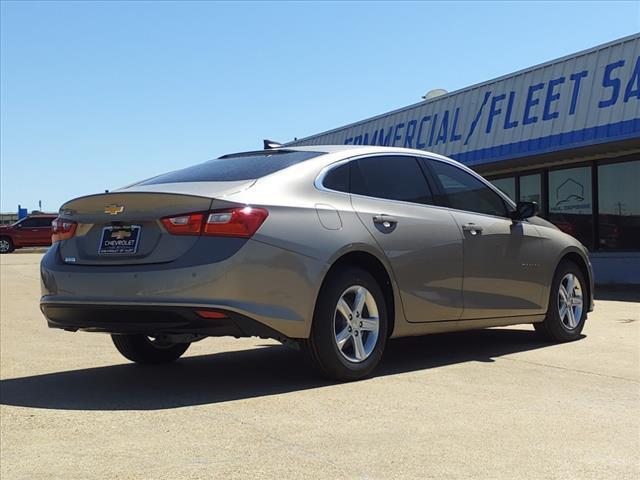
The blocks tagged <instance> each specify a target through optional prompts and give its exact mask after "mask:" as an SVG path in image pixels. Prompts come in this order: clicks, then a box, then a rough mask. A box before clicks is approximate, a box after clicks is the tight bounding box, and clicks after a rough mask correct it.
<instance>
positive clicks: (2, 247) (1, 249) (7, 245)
mask: <svg viewBox="0 0 640 480" xmlns="http://www.w3.org/2000/svg"><path fill="white" fill-rule="evenodd" d="M14 250H15V246H14V245H13V242H12V241H11V239H10V238H9V237H0V253H11V252H13V251H14Z"/></svg>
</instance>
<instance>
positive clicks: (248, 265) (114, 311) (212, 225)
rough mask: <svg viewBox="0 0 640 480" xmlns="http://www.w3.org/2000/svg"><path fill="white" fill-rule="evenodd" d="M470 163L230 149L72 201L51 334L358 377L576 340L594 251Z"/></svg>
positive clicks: (380, 153) (63, 230) (45, 285)
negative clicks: (514, 346) (480, 347)
mask: <svg viewBox="0 0 640 480" xmlns="http://www.w3.org/2000/svg"><path fill="white" fill-rule="evenodd" d="M536 213H537V205H536V204H535V203H530V202H520V203H518V204H514V203H513V202H512V201H511V200H510V199H509V198H508V197H507V196H505V195H504V194H503V193H502V192H501V191H499V190H498V189H496V188H495V187H493V186H492V185H491V184H490V183H489V182H487V181H486V180H484V179H483V178H482V177H480V176H479V175H477V174H476V173H474V172H473V171H471V170H470V169H468V168H466V167H465V166H463V165H461V164H459V163H457V162H455V161H453V160H450V159H448V158H446V157H442V156H440V155H436V154H431V153H426V152H423V151H418V150H409V149H401V148H390V147H372V146H354V147H345V146H312V147H295V148H289V147H278V148H272V149H267V150H263V151H255V152H246V153H237V154H231V155H225V156H222V157H220V158H218V159H215V160H211V161H208V162H205V163H202V164H199V165H195V166H191V167H188V168H184V169H182V170H177V171H174V172H171V173H167V174H164V175H159V176H156V177H153V178H150V179H148V180H144V181H141V182H138V183H135V184H133V185H130V186H127V187H124V188H122V189H120V190H116V191H113V192H111V193H103V194H98V195H89V196H86V197H81V198H77V199H74V200H71V201H69V202H67V203H66V204H64V205H63V206H62V207H61V209H60V212H59V217H58V218H57V219H56V220H55V221H54V223H53V242H54V244H53V246H52V248H51V249H49V251H48V253H47V254H46V255H45V256H44V257H43V259H42V265H41V281H42V298H41V301H40V307H41V309H42V312H43V313H44V315H45V317H46V318H47V321H48V324H49V326H50V327H53V328H62V329H65V330H68V331H78V330H82V331H89V332H105V333H109V334H111V337H112V339H113V343H114V344H115V346H116V348H117V349H118V350H119V351H120V353H122V355H124V356H125V357H126V358H127V359H129V360H132V361H134V362H139V363H146V364H162V363H165V362H171V361H174V360H176V359H178V358H179V357H180V356H181V355H182V354H183V353H184V352H185V351H186V350H187V348H188V347H189V345H190V343H192V342H194V341H198V340H201V339H203V338H205V337H216V336H225V335H231V336H235V337H247V336H259V337H266V338H273V339H276V340H279V341H281V342H282V343H284V344H287V345H291V346H293V347H294V348H296V349H301V350H303V351H304V352H306V354H307V355H308V357H309V359H310V360H311V363H312V364H313V365H314V366H315V367H316V369H317V370H318V371H319V372H320V373H321V374H323V375H324V376H327V377H330V378H334V379H339V380H354V379H359V378H362V377H365V376H367V375H369V374H371V372H372V371H373V370H374V368H375V367H376V365H377V364H378V363H379V362H380V359H381V358H382V355H383V352H384V349H385V345H386V343H387V341H388V340H389V339H390V338H395V337H404V336H410V335H423V334H428V333H435V332H447V331H455V330H467V329H477V328H485V327H494V326H504V325H515V324H525V323H526V324H533V327H534V328H535V330H536V331H538V332H539V333H540V334H542V335H544V336H546V337H547V338H548V339H549V340H552V341H557V342H565V341H570V340H575V339H578V338H579V337H580V332H581V331H582V329H583V327H584V324H585V321H586V318H587V312H588V311H590V310H592V308H593V281H592V273H591V265H590V262H589V257H588V255H587V251H586V249H585V247H583V246H582V245H581V244H580V243H579V242H578V241H577V240H575V239H574V238H573V237H571V236H569V235H567V234H565V233H563V232H561V231H560V230H558V229H557V228H555V227H554V226H553V225H552V224H550V223H549V222H547V221H545V220H543V219H541V218H539V217H537V216H536Z"/></svg>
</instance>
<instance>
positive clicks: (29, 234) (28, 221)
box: [0, 215, 56, 253]
mask: <svg viewBox="0 0 640 480" xmlns="http://www.w3.org/2000/svg"><path fill="white" fill-rule="evenodd" d="M55 219H56V215H31V216H29V217H26V218H23V219H22V220H18V221H17V222H16V223H14V224H13V225H1V226H0V253H11V252H13V251H14V250H15V249H16V248H22V247H42V246H49V245H51V234H52V233H53V229H52V226H51V222H53V221H54V220H55Z"/></svg>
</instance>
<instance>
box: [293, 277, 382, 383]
mask: <svg viewBox="0 0 640 480" xmlns="http://www.w3.org/2000/svg"><path fill="white" fill-rule="evenodd" d="M386 342H387V309H386V304H385V299H384V294H383V293H382V289H381V288H380V286H379V285H378V282H377V281H376V280H375V278H373V276H372V275H371V274H369V273H368V272H367V271H365V270H362V269H359V268H353V267H352V268H346V269H344V270H341V271H338V272H336V273H334V274H332V275H331V276H330V277H329V278H327V280H326V281H325V284H324V285H323V287H322V289H321V291H320V294H319V296H318V301H317V304H316V309H315V312H314V316H313V324H312V327H311V335H310V337H309V339H307V340H306V341H305V342H304V347H305V350H306V351H307V352H308V354H309V357H310V358H311V361H312V363H313V365H314V367H315V368H316V369H317V370H318V371H319V372H320V374H322V375H323V376H325V377H327V378H331V379H334V380H358V379H361V378H364V377H366V376H367V375H369V374H371V372H372V371H373V369H374V368H375V367H376V366H377V365H378V363H379V362H380V359H381V358H382V353H383V351H384V347H385V345H386Z"/></svg>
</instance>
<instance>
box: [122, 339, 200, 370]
mask: <svg viewBox="0 0 640 480" xmlns="http://www.w3.org/2000/svg"><path fill="white" fill-rule="evenodd" d="M111 340H113V344H114V345H115V346H116V348H117V349H118V351H119V352H120V353H121V354H122V355H123V356H124V357H125V358H127V359H128V360H131V361H132V362H136V363H143V364H159V363H170V362H175V361H176V360H177V359H178V358H180V357H181V356H182V354H183V353H184V352H186V351H187V348H189V345H190V343H171V342H167V341H165V340H163V339H161V338H152V337H147V336H146V335H111Z"/></svg>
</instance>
